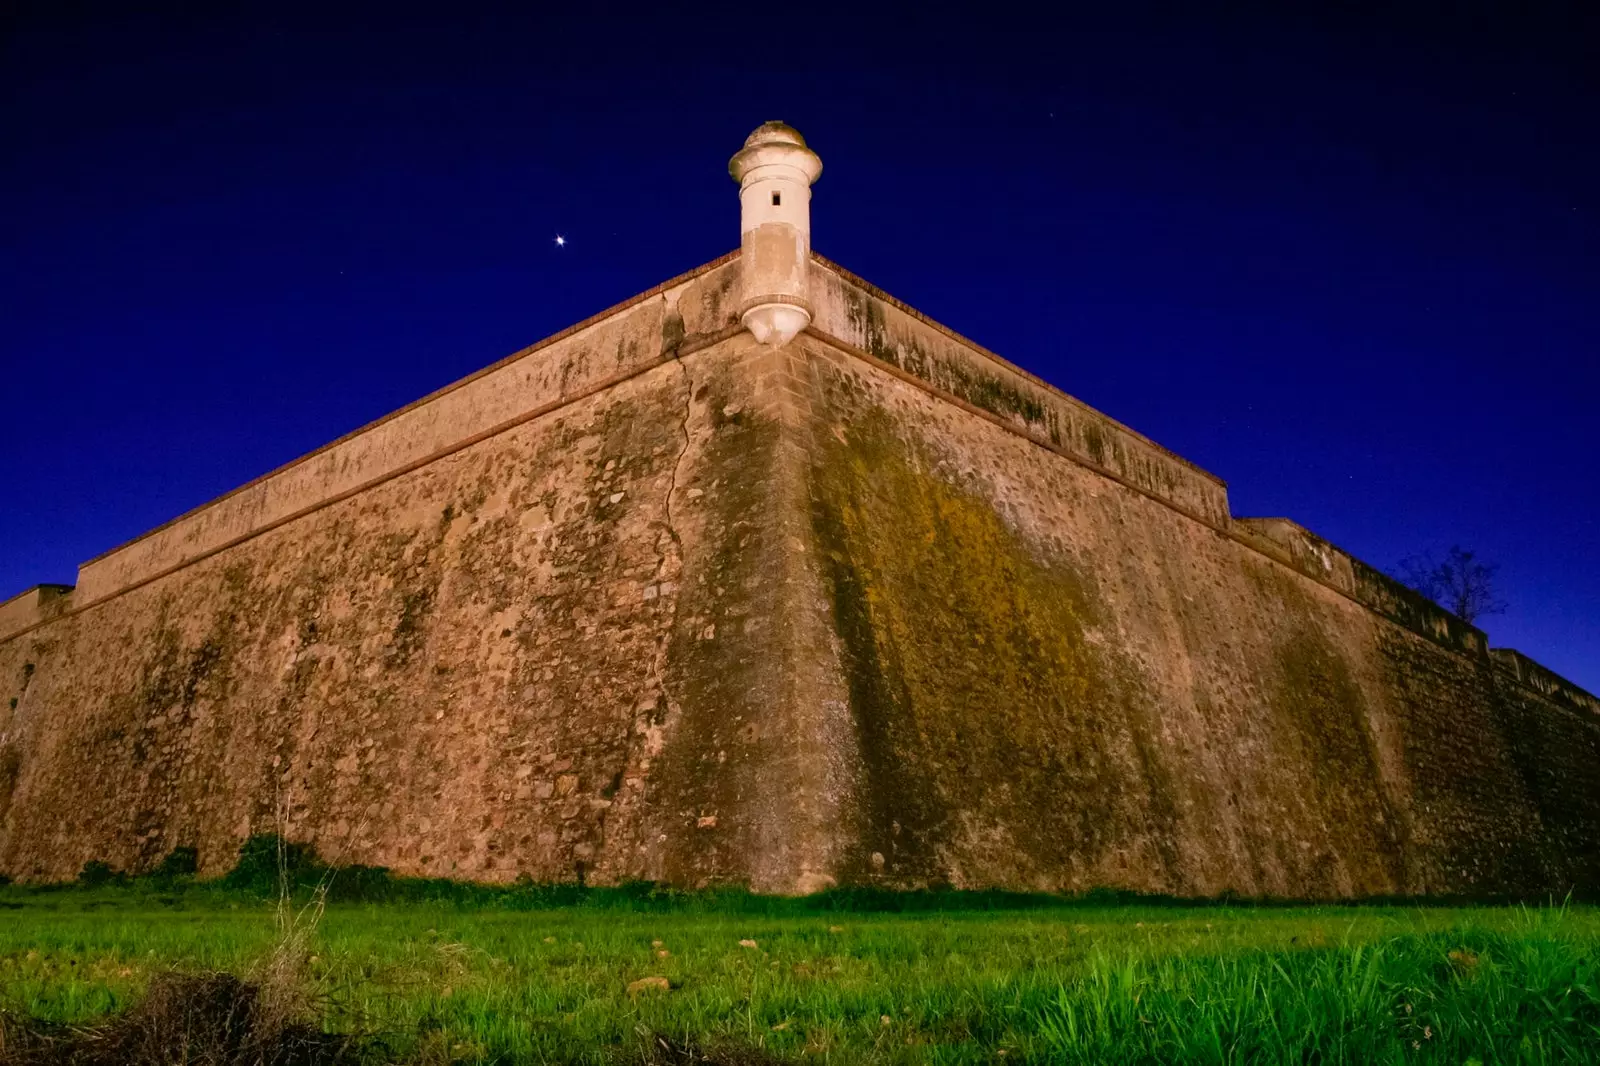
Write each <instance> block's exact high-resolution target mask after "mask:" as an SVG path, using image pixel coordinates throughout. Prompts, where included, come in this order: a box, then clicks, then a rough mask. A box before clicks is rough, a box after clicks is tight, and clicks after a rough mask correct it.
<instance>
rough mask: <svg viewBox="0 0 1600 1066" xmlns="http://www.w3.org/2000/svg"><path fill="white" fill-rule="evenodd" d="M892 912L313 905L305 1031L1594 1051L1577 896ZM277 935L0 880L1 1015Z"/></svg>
mask: <svg viewBox="0 0 1600 1066" xmlns="http://www.w3.org/2000/svg"><path fill="white" fill-rule="evenodd" d="M563 899H564V900H565V902H563ZM913 902H915V903H916V907H915V909H911V910H906V911H903V912H900V913H895V912H890V911H884V910H882V909H876V908H881V906H882V905H883V903H884V901H883V900H882V899H876V900H874V899H873V898H867V899H866V900H865V901H864V902H863V901H862V900H861V899H855V900H852V899H849V898H846V899H844V900H842V901H839V900H835V901H833V902H832V903H831V904H830V903H829V902H827V901H823V902H820V903H819V902H818V901H816V900H771V899H762V898H757V897H748V896H737V895H729V896H687V897H675V898H672V899H668V900H664V901H662V900H655V899H651V898H648V897H640V896H629V895H628V894H626V893H616V892H612V893H607V892H595V893H589V894H585V895H582V896H578V895H576V894H574V893H568V894H567V896H566V897H563V898H562V899H557V898H555V897H547V896H541V895H538V894H537V893H533V894H528V893H524V894H521V895H519V894H518V893H516V892H515V891H510V892H505V893H499V894H496V893H494V892H487V891H485V892H464V893H462V894H459V895H457V896H455V897H449V896H447V897H446V898H444V899H442V900H435V901H428V900H425V899H423V900H411V901H399V902H384V903H359V902H352V903H332V904H330V905H329V906H328V909H327V911H326V914H325V915H324V917H323V919H322V921H321V923H320V925H319V927H318V928H317V930H316V933H315V938H314V941H313V944H312V947H311V951H312V952H313V958H312V961H311V973H312V975H313V985H314V989H315V991H316V993H317V994H318V996H319V1001H320V1003H321V1004H322V1009H323V1019H322V1021H323V1024H324V1026H326V1027H327V1028H329V1029H333V1030H339V1031H352V1032H359V1033H363V1034H372V1035H374V1036H375V1037H376V1038H377V1041H378V1046H381V1047H382V1049H383V1052H382V1053H383V1055H385V1056H388V1057H389V1058H392V1059H394V1060H397V1061H425V1062H457V1061H459V1062H493V1063H546V1062H561V1063H565V1062H595V1063H616V1062H618V1061H640V1058H641V1056H642V1055H644V1054H645V1049H647V1048H648V1047H649V1046H650V1042H651V1038H652V1037H653V1035H654V1034H662V1035H665V1036H667V1037H668V1038H670V1039H671V1040H672V1041H674V1042H675V1043H677V1044H679V1045H680V1046H694V1047H699V1048H704V1049H713V1050H715V1049H721V1050H722V1053H723V1057H724V1058H727V1059H729V1060H731V1061H738V1060H740V1058H741V1056H742V1057H743V1058H745V1059H755V1060H756V1061H762V1057H761V1056H762V1055H763V1054H764V1055H767V1056H771V1057H772V1058H775V1059H778V1060H793V1061H808V1062H810V1061H816V1062H830V1063H857V1062H873V1063H877V1062H883V1063H902V1062H905V1063H910V1062H938V1063H957V1062H961V1063H966V1062H986V1063H992V1062H999V1061H1004V1062H1030V1063H1033V1062H1038V1063H1056V1062H1060V1063H1091V1062H1093V1063H1099V1062H1115V1063H1189V1062H1195V1063H1363V1064H1365V1063H1399V1062H1406V1063H1412V1062H1420V1063H1450V1064H1453V1066H1461V1064H1465V1063H1469V1062H1473V1061H1477V1062H1479V1063H1483V1064H1485V1066H1487V1064H1490V1063H1511V1062H1591V1061H1594V1062H1600V962H1597V959H1600V953H1597V948H1600V910H1597V909H1596V908H1593V907H1587V906H1576V905H1573V906H1568V907H1551V908H1535V909H1524V908H1519V907H1472V908H1443V907H1427V908H1407V907H1332V906H1324V907H1294V908H1290V907H1271V908H1256V907H1222V906H1176V905H1174V906H1156V905H1139V904H1117V905H1097V904H1094V903H1091V902H1070V901H1059V902H1048V901H1044V902H1042V901H1039V900H1037V899H1024V900H1008V899H1005V898H993V897H983V896H976V897H967V896H960V895H954V894H952V895H949V896H946V897H942V898H941V899H932V900H930V899H927V898H923V899H921V900H919V901H913ZM829 906H835V907H838V908H839V909H832V910H830V909H827V908H828V907H829ZM274 938H275V929H274V920H273V908H272V905H271V904H270V903H268V902H265V901H263V900H261V899H260V898H259V897H256V896H252V895H250V894H247V893H242V892H228V891H223V890H221V889H216V888H208V887H205V886H189V887H186V888H180V889H175V890H172V891H168V892H162V891H159V890H157V889H154V888H151V887H149V886H134V887H127V886H123V887H116V886H112V887H102V888H94V889H85V888H79V887H74V888H65V889H55V890H40V889H26V888H20V887H8V888H0V1007H3V1008H4V1009H6V1010H9V1011H12V1012H15V1013H16V1014H20V1015H23V1016H27V1017H32V1018H36V1019H41V1020H44V1021H53V1022H65V1023H72V1024H84V1023H92V1022H94V1021H95V1020H96V1019H103V1018H104V1017H106V1016H107V1015H109V1014H111V1013H114V1012H116V1011H118V1010H121V1009H123V1008H125V1007H127V1006H128V1005H129V1004H131V1003H133V1002H135V1001H136V1000H137V999H138V997H139V996H140V995H141V993H142V992H143V990H144V989H145V987H146V986H147V984H148V982H149V981H150V979H151V976H152V975H154V974H158V973H161V972H163V971H169V970H173V969H177V970H183V971H205V970H228V971H233V972H237V973H241V974H244V973H248V972H250V970H251V968H252V967H253V966H255V965H256V964H257V963H258V961H259V960H260V959H262V958H263V957H264V956H266V955H267V954H268V953H269V952H270V950H271V949H272V946H273V942H274ZM643 978H665V979H666V982H667V983H668V984H669V985H670V987H669V988H667V989H662V988H660V987H646V988H639V987H638V986H635V989H634V990H633V991H630V990H629V986H630V984H633V983H634V982H637V981H640V980H641V979H643ZM651 984H652V985H656V986H659V984H660V982H651Z"/></svg>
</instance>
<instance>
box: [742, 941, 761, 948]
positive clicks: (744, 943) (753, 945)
mask: <svg viewBox="0 0 1600 1066" xmlns="http://www.w3.org/2000/svg"><path fill="white" fill-rule="evenodd" d="M739 946H740V947H742V948H758V947H760V946H761V945H760V944H757V943H756V942H755V941H754V940H741V941H739Z"/></svg>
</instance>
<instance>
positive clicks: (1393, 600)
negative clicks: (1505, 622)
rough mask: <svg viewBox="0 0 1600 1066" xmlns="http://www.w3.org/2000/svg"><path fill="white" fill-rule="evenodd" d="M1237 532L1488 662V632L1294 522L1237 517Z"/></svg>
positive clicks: (1391, 617)
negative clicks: (1485, 656) (1486, 657)
mask: <svg viewBox="0 0 1600 1066" xmlns="http://www.w3.org/2000/svg"><path fill="white" fill-rule="evenodd" d="M1233 533H1234V535H1235V536H1237V537H1238V538H1239V539H1240V540H1242V541H1244V542H1245V543H1247V544H1249V545H1250V546H1251V547H1253V548H1255V549H1256V550H1258V551H1261V552H1263V553H1264V554H1266V555H1270V556H1272V557H1273V558H1275V559H1277V560H1278V561H1279V562H1281V563H1284V564H1285V565H1287V566H1290V567H1292V568H1294V569H1295V570H1298V571H1300V572H1301V573H1302V574H1305V575H1306V576H1307V577H1310V578H1314V579H1315V580H1317V581H1320V582H1321V583H1322V584H1324V585H1328V586H1330V587H1332V588H1334V589H1337V590H1338V591H1340V592H1342V593H1344V594H1345V595H1346V596H1349V597H1350V598H1351V599H1352V600H1355V601H1356V602H1357V603H1359V604H1361V605H1362V606H1364V607H1367V608H1369V609H1371V610H1372V611H1375V612H1377V613H1378V614H1380V615H1382V616H1383V617H1385V618H1387V619H1388V620H1389V621H1391V622H1394V623H1396V624H1397V625H1401V626H1404V627H1405V628H1407V629H1409V630H1411V631H1412V632H1413V633H1416V634H1417V635H1419V636H1423V637H1426V638H1428V639H1429V640H1431V641H1433V642H1434V643H1435V644H1440V645H1442V646H1444V647H1446V648H1451V649H1453V650H1455V651H1458V652H1461V653H1462V654H1465V655H1471V656H1475V657H1478V658H1482V657H1483V656H1484V655H1485V654H1487V653H1488V651H1489V638H1488V637H1487V636H1486V635H1485V634H1484V632H1483V630H1481V629H1479V628H1477V627H1476V626H1473V625H1471V624H1469V623H1468V622H1465V621H1463V620H1462V619H1460V618H1458V617H1456V616H1455V615H1453V614H1451V613H1450V612H1449V611H1447V610H1445V609H1444V608H1443V607H1440V606H1439V605H1438V604H1437V603H1434V602H1433V601H1432V600H1430V599H1428V598H1427V597H1426V596H1424V595H1422V594H1421V593H1419V592H1417V591H1415V590H1414V589H1411V588H1408V587H1406V586H1405V585H1403V584H1401V583H1400V582H1398V581H1396V580H1395V579H1394V578H1392V577H1390V576H1389V575H1388V574H1385V573H1384V572H1383V571H1381V570H1378V569H1377V568H1376V567H1373V566H1369V565H1368V564H1366V563H1364V562H1362V561H1361V560H1360V559H1358V558H1356V557H1355V556H1354V555H1351V554H1350V553H1349V552H1347V551H1345V550H1344V549H1343V548H1340V547H1338V546H1337V545H1335V544H1333V543H1332V542H1331V541H1329V540H1326V539H1325V538H1323V537H1319V536H1317V535H1316V534H1315V533H1313V532H1311V531H1310V530H1309V529H1307V528H1306V527H1305V526H1302V525H1301V524H1300V523H1298V522H1295V521H1294V520H1292V519H1289V518H1236V519H1234V520H1233Z"/></svg>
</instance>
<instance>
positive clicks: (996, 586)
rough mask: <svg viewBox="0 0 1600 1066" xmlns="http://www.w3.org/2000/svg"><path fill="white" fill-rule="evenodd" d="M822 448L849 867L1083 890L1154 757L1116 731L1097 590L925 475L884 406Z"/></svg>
mask: <svg viewBox="0 0 1600 1066" xmlns="http://www.w3.org/2000/svg"><path fill="white" fill-rule="evenodd" d="M819 438H821V439H822V440H823V442H824V443H823V444H822V445H821V447H820V450H819V453H818V455H817V459H816V465H815V468H814V470H813V499H814V506H813V514H812V521H813V531H814V535H815V537H816V540H817V543H818V546H819V548H820V550H821V552H822V557H823V560H824V566H825V568H826V572H827V573H826V576H827V581H828V585H829V590H830V593H831V596H832V601H833V607H834V620H835V625H836V627H837V630H838V633H839V636H840V639H841V643H842V645H843V647H844V652H845V655H844V658H845V670H846V677H847V681H848V685H849V691H850V702H851V709H852V714H853V718H854V721H855V726H856V730H857V741H858V744H859V748H860V752H861V759H862V775H863V778H864V780H863V781H862V783H861V788H860V806H861V808H862V809H861V811H860V815H859V817H860V821H861V823H862V825H861V836H862V851H861V857H859V859H858V860H857V865H856V868H855V869H847V870H844V871H842V873H843V874H844V875H845V877H846V878H848V879H852V880H862V879H873V878H879V879H884V880H888V881H892V882H898V883H936V882H939V881H941V880H946V879H953V880H957V881H960V882H963V883H980V882H987V883H997V882H1011V883H1017V882H1019V881H1034V882H1035V883H1040V882H1039V879H1040V878H1045V879H1048V880H1050V881H1051V882H1053V884H1054V885H1055V886H1057V887H1061V886H1064V885H1067V884H1071V883H1073V879H1074V875H1077V874H1083V873H1085V872H1087V871H1088V870H1089V869H1090V867H1092V866H1093V864H1094V863H1095V862H1096V860H1097V859H1098V858H1099V857H1101V856H1102V855H1104V854H1105V853H1106V852H1107V851H1108V850H1109V849H1112V848H1117V847H1122V846H1124V844H1125V843H1126V842H1127V840H1128V839H1130V837H1131V836H1133V835H1137V834H1139V833H1140V832H1141V830H1142V829H1145V828H1148V825H1147V822H1148V811H1149V809H1150V807H1151V806H1152V805H1151V804H1150V803H1149V798H1150V796H1149V793H1150V788H1151V785H1152V783H1153V782H1152V781H1151V780H1148V779H1146V780H1140V769H1139V766H1138V762H1139V761H1140V759H1141V758H1142V757H1143V756H1144V755H1145V752H1143V751H1139V752H1137V753H1130V752H1129V751H1128V745H1127V744H1124V743H1122V741H1121V740H1120V739H1119V738H1125V734H1126V732H1127V730H1126V728H1125V725H1126V723H1125V710H1124V708H1123V707H1122V706H1121V700H1122V697H1121V695H1120V693H1122V692H1124V691H1126V690H1127V689H1128V687H1129V683H1128V681H1127V679H1126V678H1122V677H1118V676H1116V675H1117V674H1118V671H1117V668H1116V667H1115V666H1114V665H1113V660H1112V657H1111V656H1110V655H1108V654H1106V653H1103V652H1101V651H1100V650H1099V649H1096V648H1093V647H1091V645H1090V644H1089V642H1088V641H1086V639H1085V630H1086V628H1088V627H1091V626H1093V625H1095V624H1096V621H1097V616H1098V615H1099V614H1100V611H1099V610H1098V609H1097V607H1096V605H1095V602H1094V600H1093V597H1092V594H1091V590H1090V589H1089V588H1088V587H1087V586H1086V585H1085V584H1084V583H1083V582H1082V581H1081V580H1080V578H1079V577H1078V575H1076V574H1075V573H1073V572H1072V571H1070V570H1069V569H1067V568H1066V567H1064V566H1062V565H1060V564H1047V563H1045V562H1043V561H1041V560H1040V559H1039V558H1038V557H1037V556H1036V555H1035V554H1034V553H1033V552H1032V551H1031V550H1030V548H1029V547H1028V545H1027V544H1026V543H1024V542H1023V541H1022V539H1021V538H1020V537H1019V536H1018V535H1017V534H1016V533H1015V532H1013V531H1012V530H1011V529H1010V528H1008V527H1007V526H1006V525H1005V523H1004V522H1003V521H1002V520H1001V518H1000V516H999V515H998V514H997V513H996V511H995V509H994V507H993V506H992V505H991V504H990V503H989V502H988V501H987V500H985V499H984V498H982V497H981V496H980V495H978V494H976V493H972V492H968V491H966V490H965V489H963V488H962V487H959V486H956V485H952V484H950V483H948V482H947V481H946V480H944V479H943V478H941V477H940V476H936V475H934V474H933V473H930V468H931V465H932V463H931V460H930V459H929V457H927V456H924V455H922V454H920V453H919V452H918V451H917V450H916V449H915V448H914V447H913V446H911V445H908V444H906V443H904V442H902V441H901V440H899V439H898V438H897V437H896V436H895V434H894V433H893V430H892V427H891V424H890V418H889V416H888V415H886V414H884V413H882V412H881V411H872V412H869V413H867V414H865V415H864V416H862V417H858V418H857V419H856V420H855V421H854V422H853V423H852V425H851V427H850V429H849V430H848V431H847V432H846V434H845V436H844V439H843V440H842V441H841V440H840V439H839V438H837V437H835V436H833V435H831V434H828V433H826V432H824V433H820V434H819ZM1146 776H1147V777H1148V775H1146ZM1154 806H1160V805H1159V804H1157V805H1154ZM874 852H876V853H877V855H878V856H881V857H882V860H881V863H880V861H879V860H878V858H877V857H874V856H873V853H874Z"/></svg>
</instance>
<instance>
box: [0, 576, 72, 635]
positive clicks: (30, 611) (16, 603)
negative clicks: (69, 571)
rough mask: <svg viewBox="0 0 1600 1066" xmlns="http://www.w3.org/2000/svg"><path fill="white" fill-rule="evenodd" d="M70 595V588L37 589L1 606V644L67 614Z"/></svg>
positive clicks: (49, 586)
mask: <svg viewBox="0 0 1600 1066" xmlns="http://www.w3.org/2000/svg"><path fill="white" fill-rule="evenodd" d="M71 594H72V586H71V585H49V584H46V585H35V586H33V587H32V588H30V589H24V590H23V591H21V592H19V593H17V594H16V595H15V596H13V597H11V598H10V599H9V600H6V601H5V602H3V603H0V640H4V639H5V638H6V637H9V636H11V634H13V633H20V632H22V631H23V630H24V629H28V628H30V627H32V626H36V625H38V624H39V623H40V622H46V621H49V620H50V619H52V618H54V617H55V616H56V615H58V614H60V613H61V612H63V611H65V610H66V609H67V607H68V606H69V605H70V604H71Z"/></svg>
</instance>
